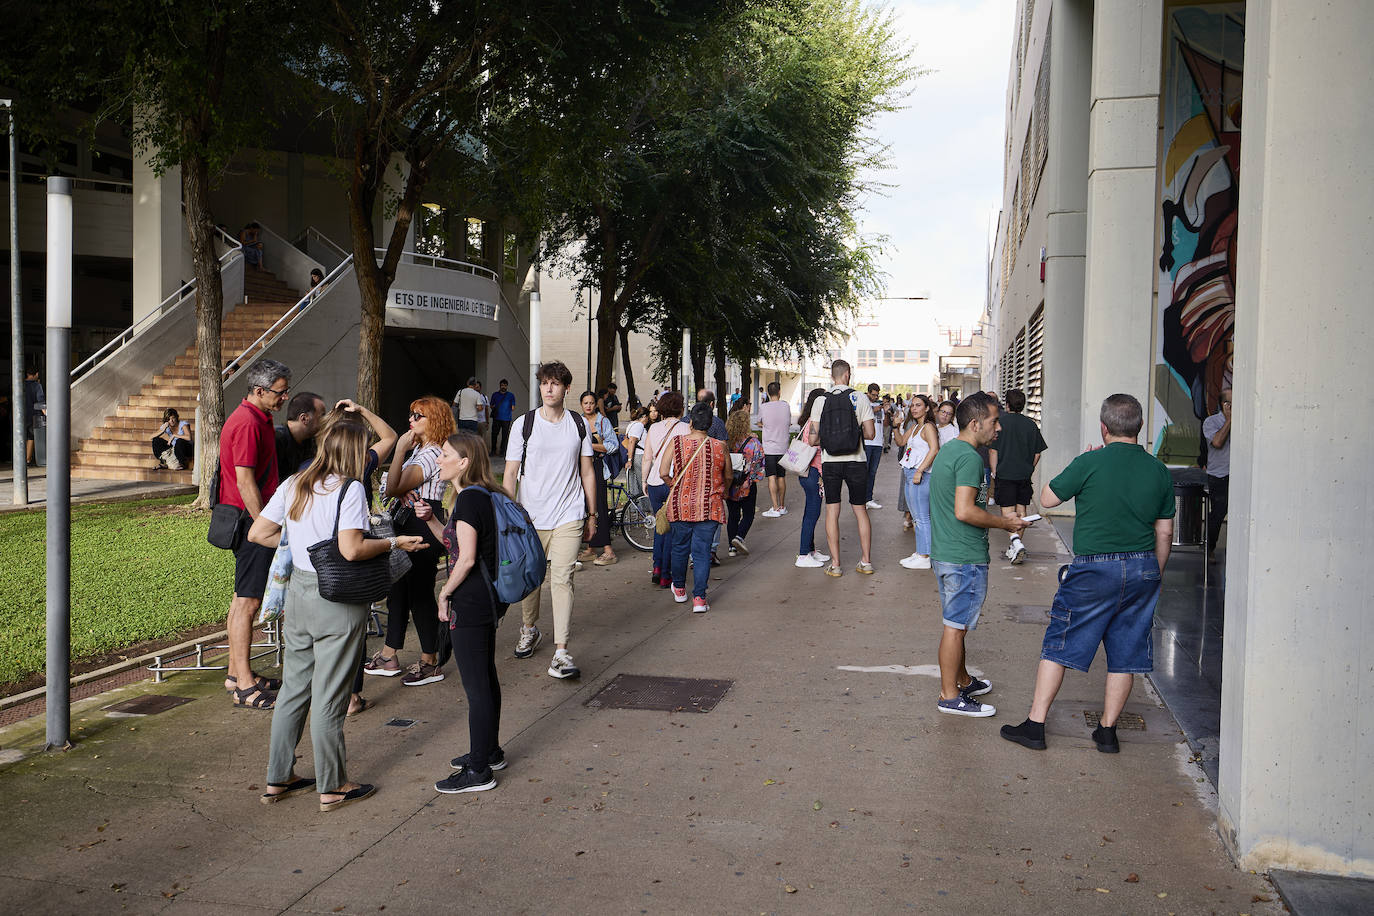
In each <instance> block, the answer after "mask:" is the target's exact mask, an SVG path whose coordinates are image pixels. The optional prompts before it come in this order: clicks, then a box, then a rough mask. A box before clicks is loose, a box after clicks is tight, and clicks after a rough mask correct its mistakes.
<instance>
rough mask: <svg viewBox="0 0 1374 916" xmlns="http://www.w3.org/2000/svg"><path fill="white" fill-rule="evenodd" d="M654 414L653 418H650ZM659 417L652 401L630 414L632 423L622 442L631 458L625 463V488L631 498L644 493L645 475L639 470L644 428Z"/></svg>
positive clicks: (627, 428) (626, 430)
mask: <svg viewBox="0 0 1374 916" xmlns="http://www.w3.org/2000/svg"><path fill="white" fill-rule="evenodd" d="M651 416H652V418H653V419H650V417H651ZM656 419H658V408H657V407H656V406H654V403H653V402H652V401H650V402H649V406H648V407H637V408H635V410H634V412H633V413H631V414H630V425H628V426H626V427H625V437H624V438H623V439H621V440H620V444H621V445H623V446H625V454H627V455H629V456H630V457H629V459H628V461H627V462H626V464H625V490H626V492H628V493H629V494H630V498H631V499H638V498H639V497H641V496H643V495H644V477H643V476H642V475H641V474H640V472H639V447H640V445H639V444H640V443H641V442H642V441H644V430H645V428H646V427H647V425H648V424H649V423H652V422H653V420H656Z"/></svg>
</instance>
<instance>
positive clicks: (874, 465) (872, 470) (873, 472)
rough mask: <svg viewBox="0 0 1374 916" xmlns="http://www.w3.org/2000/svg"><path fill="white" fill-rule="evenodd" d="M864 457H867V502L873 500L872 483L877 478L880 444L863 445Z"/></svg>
mask: <svg viewBox="0 0 1374 916" xmlns="http://www.w3.org/2000/svg"><path fill="white" fill-rule="evenodd" d="M864 457H865V458H867V459H868V500H867V501H868V502H873V483H874V482H875V481H876V480H877V479H878V462H879V461H882V460H883V447H882V446H881V445H865V446H864Z"/></svg>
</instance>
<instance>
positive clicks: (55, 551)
mask: <svg viewBox="0 0 1374 916" xmlns="http://www.w3.org/2000/svg"><path fill="white" fill-rule="evenodd" d="M71 340H72V182H71V179H70V178H56V177H54V178H49V179H48V328H47V362H48V385H47V392H46V394H47V399H48V400H47V404H48V408H47V412H48V495H47V503H48V583H47V584H48V594H47V612H48V659H47V661H48V665H47V707H48V714H47V729H48V730H47V749H48V750H62V749H65V748H68V747H70V746H71V641H72V621H71V572H72V556H71V527H72V506H71V473H72V472H71V463H70V457H69V455H68V452H69V451H70V449H71V440H70V437H69V436H70V433H69V430H70V426H71V384H72V380H71V366H70V363H71Z"/></svg>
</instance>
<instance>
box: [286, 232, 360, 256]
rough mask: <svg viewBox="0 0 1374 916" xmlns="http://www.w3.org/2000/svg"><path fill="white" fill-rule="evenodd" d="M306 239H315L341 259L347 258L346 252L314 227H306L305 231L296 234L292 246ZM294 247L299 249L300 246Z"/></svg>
mask: <svg viewBox="0 0 1374 916" xmlns="http://www.w3.org/2000/svg"><path fill="white" fill-rule="evenodd" d="M307 238H311V239H315V240H316V241H318V242H320V243H321V244H323V245H324V247H326V248H328V249H329V250H330V251H332V252H334V253H335V254H337V255H338V256H339V257H341V258H346V257H348V252H347V251H344V250H343V248H342V247H340V246H339V244H338V243H336V242H335V241H334V240H333V239H331V238H330V237H329V236H327V235H325V234H324V233H323V232H321V231H320V230H318V229H316V228H315V227H314V226H306V227H305V229H304V230H302V231H301V232H300V233H298V234H297V235H296V238H295V239H293V240H292V244H293V245H294V244H295V243H296V242H297V241H300V240H303V239H307ZM296 247H298V248H299V247H300V246H299V245H297V246H296Z"/></svg>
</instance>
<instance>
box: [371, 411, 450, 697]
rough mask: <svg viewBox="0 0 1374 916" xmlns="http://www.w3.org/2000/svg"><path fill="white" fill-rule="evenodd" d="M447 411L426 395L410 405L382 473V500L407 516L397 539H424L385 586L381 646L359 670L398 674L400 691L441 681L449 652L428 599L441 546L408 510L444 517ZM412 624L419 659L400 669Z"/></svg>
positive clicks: (431, 599) (432, 601)
mask: <svg viewBox="0 0 1374 916" xmlns="http://www.w3.org/2000/svg"><path fill="white" fill-rule="evenodd" d="M453 432H454V423H453V411H452V410H450V409H449V406H448V404H447V403H445V402H444V401H443V400H441V399H439V398H437V397H434V396H433V395H429V396H426V397H423V398H419V399H418V400H415V401H412V402H411V404H410V429H408V430H406V431H405V432H403V433H401V438H400V439H398V440H397V442H396V451H395V453H394V454H393V455H392V456H391V470H389V471H388V472H387V479H386V492H385V494H384V495H385V496H386V497H388V498H390V497H400V500H401V505H402V507H404V508H410V509H411V510H412V511H409V512H401V513H400V516H401V518H400V521H398V523H397V525H396V533H397V534H413V535H418V536H419V537H422V538H424V540H425V547H424V549H423V550H421V551H420V552H418V553H417V554H415V556H413V557H411V560H412V563H411V567H410V572H408V573H406V574H405V575H404V576H402V577H401V578H400V579H399V580H397V582H396V584H395V585H393V586H392V587H391V594H390V595H388V596H387V599H386V643H385V645H383V647H382V648H381V649H379V650H378V651H377V653H376V654H375V655H373V656H372V658H370V659H369V660H368V661H367V662H366V663H364V665H363V673H364V674H372V675H379V676H381V677H395V676H396V675H403V677H402V678H401V683H402V684H404V685H405V686H406V687H420V686H423V685H425V684H432V683H434V682H435V681H442V680H443V679H444V675H443V672H442V671H440V670H439V669H440V668H442V667H443V664H444V662H445V661H446V660H447V659H448V656H449V655H451V654H452V647H451V646H450V645H449V642H448V640H447V639H445V640H443V641H442V642H441V641H440V640H439V605H438V602H436V601H435V599H434V573H435V570H436V569H437V568H438V565H439V561H440V560H442V559H443V557H444V545H442V544H440V543H439V540H438V539H437V538H436V537H434V535H433V534H432V533H431V532H430V530H429V526H428V525H426V524H425V523H424V522H421V521H419V520H418V519H417V518H415V514H414V511H413V508H414V506H415V503H416V502H417V501H420V500H423V501H424V502H425V503H427V504H428V505H429V506H430V508H432V509H433V510H434V511H435V513H436V514H437V516H438V518H439V519H440V521H443V520H444V518H445V515H444V510H443V499H444V491H445V490H447V489H448V484H447V483H446V482H445V481H444V480H443V478H441V477H440V476H439V456H440V454H442V452H441V447H442V446H443V444H444V442H445V440H447V439H448V437H449V436H451V435H453ZM412 619H413V620H414V621H415V636H416V638H418V639H419V641H420V660H419V661H418V662H415V663H414V664H412V665H410V666H409V667H407V668H405V669H402V668H401V662H400V660H399V659H398V658H397V653H398V652H400V651H401V649H402V648H404V647H405V644H406V625H407V624H408V623H409V622H410V621H411V620H412Z"/></svg>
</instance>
